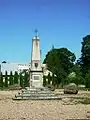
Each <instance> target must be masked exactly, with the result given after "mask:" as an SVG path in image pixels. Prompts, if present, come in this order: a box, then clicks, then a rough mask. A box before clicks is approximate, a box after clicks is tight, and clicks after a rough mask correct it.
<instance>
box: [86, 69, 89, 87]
mask: <svg viewBox="0 0 90 120" xmlns="http://www.w3.org/2000/svg"><path fill="white" fill-rule="evenodd" d="M85 85H86V88H90V70H88V73H86V76H85Z"/></svg>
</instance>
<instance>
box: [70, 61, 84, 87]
mask: <svg viewBox="0 0 90 120" xmlns="http://www.w3.org/2000/svg"><path fill="white" fill-rule="evenodd" d="M72 70H73V73H75V75H74V77H71V80H70V82H74V83H76V84H77V85H78V84H85V79H84V77H83V73H82V71H81V66H80V65H79V64H78V63H76V64H74V66H73V68H72Z"/></svg>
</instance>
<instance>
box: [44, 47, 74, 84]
mask: <svg viewBox="0 0 90 120" xmlns="http://www.w3.org/2000/svg"><path fill="white" fill-rule="evenodd" d="M75 59H76V57H75V54H74V53H72V52H71V51H69V50H68V49H67V48H59V49H55V48H53V49H51V50H50V51H49V52H48V53H47V55H46V58H45V59H44V62H43V63H45V64H46V65H47V68H48V70H50V71H51V72H52V73H54V74H55V75H56V76H57V79H58V81H57V82H58V84H59V83H61V82H62V83H63V82H64V79H65V78H66V76H67V75H68V74H69V73H70V72H71V71H72V67H73V63H74V61H75Z"/></svg>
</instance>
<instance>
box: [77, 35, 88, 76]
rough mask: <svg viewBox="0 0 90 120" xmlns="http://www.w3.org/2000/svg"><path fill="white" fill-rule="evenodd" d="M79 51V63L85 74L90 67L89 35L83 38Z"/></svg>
mask: <svg viewBox="0 0 90 120" xmlns="http://www.w3.org/2000/svg"><path fill="white" fill-rule="evenodd" d="M81 53H82V54H81V58H80V59H79V63H80V65H81V68H82V71H83V73H84V76H85V74H86V73H87V72H88V70H89V69H90V35H87V36H85V37H84V38H83V42H82V49H81Z"/></svg>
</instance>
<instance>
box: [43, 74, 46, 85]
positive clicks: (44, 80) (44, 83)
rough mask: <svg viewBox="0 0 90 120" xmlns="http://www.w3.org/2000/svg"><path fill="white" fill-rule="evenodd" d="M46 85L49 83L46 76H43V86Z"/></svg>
mask: <svg viewBox="0 0 90 120" xmlns="http://www.w3.org/2000/svg"><path fill="white" fill-rule="evenodd" d="M46 85H47V82H46V76H43V86H44V87H45V86H46Z"/></svg>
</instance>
